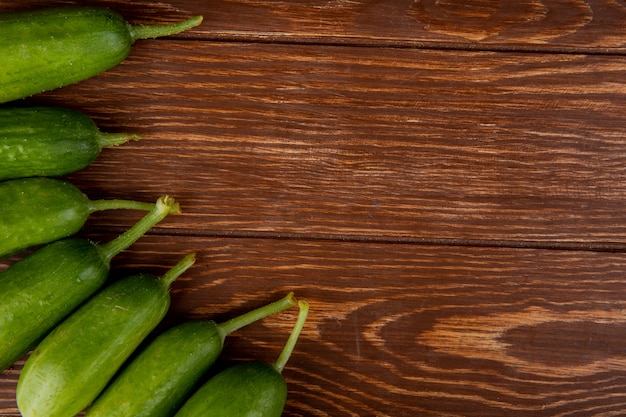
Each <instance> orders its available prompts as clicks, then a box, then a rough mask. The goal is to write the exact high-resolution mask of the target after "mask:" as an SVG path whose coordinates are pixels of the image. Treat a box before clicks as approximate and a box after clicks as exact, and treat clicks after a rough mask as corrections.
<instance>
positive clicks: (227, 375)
mask: <svg viewBox="0 0 626 417" xmlns="http://www.w3.org/2000/svg"><path fill="white" fill-rule="evenodd" d="M298 306H299V307H300V312H299V314H298V319H297V321H296V324H295V326H294V329H293V331H292V332H291V334H290V335H289V340H288V341H287V343H286V344H285V348H284V349H283V351H282V352H281V354H280V356H279V357H278V360H277V361H276V362H275V363H274V364H273V365H270V364H268V363H265V362H261V361H247V362H241V363H237V364H235V365H233V366H231V367H228V368H226V369H225V370H223V371H221V372H219V373H218V374H217V375H215V376H214V377H212V378H211V379H209V381H208V382H206V383H205V384H204V385H202V387H200V389H198V390H197V391H196V392H195V393H194V394H193V395H192V396H191V398H189V399H188V400H187V402H185V404H184V405H183V407H182V408H181V409H180V410H179V411H178V413H176V414H175V417H205V416H211V417H239V416H242V417H243V416H263V417H280V416H281V415H282V413H283V409H284V408H285V402H286V400H287V383H286V382H285V379H284V378H283V376H282V371H283V369H284V367H285V365H286V363H287V361H288V360H289V357H290V356H291V353H292V352H293V349H294V347H295V345H296V342H297V340H298V337H299V336H300V332H301V331H302V328H303V327H304V323H305V321H306V317H307V315H308V311H309V305H308V303H307V302H306V301H304V300H300V301H299V302H298Z"/></svg>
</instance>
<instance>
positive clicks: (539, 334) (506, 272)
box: [0, 234, 626, 417]
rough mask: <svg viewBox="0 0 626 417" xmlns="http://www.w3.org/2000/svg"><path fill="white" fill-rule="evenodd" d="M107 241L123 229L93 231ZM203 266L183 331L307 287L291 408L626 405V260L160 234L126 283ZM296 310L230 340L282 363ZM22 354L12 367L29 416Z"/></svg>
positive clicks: (564, 410)
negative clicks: (141, 274)
mask: <svg viewBox="0 0 626 417" xmlns="http://www.w3.org/2000/svg"><path fill="white" fill-rule="evenodd" d="M90 237H91V238H93V239H95V240H101V241H106V240H108V239H110V238H111V237H112V236H109V235H102V234H96V235H91V236H90ZM189 251H197V252H198V255H199V256H198V263H197V264H196V265H195V266H194V267H192V269H190V270H189V271H188V273H187V274H185V275H184V276H183V277H181V278H180V279H179V280H178V281H177V282H176V283H175V284H174V285H173V287H172V291H173V301H172V310H171V312H170V316H169V320H168V321H169V322H168V325H170V324H171V323H174V322H178V321H180V320H184V319H186V318H190V317H193V318H206V319H210V318H212V319H216V320H218V321H220V320H223V319H226V318H228V317H232V316H233V315H235V314H238V313H241V312H243V311H245V310H247V309H249V308H253V307H257V306H260V305H262V304H264V303H266V302H269V301H271V300H273V299H277V298H279V297H281V296H282V295H284V294H285V293H286V292H288V291H291V290H293V291H295V292H296V294H297V295H298V296H300V297H302V298H306V299H307V300H309V302H310V303H311V316H310V319H309V321H308V325H307V326H306V328H305V330H304V333H303V336H302V339H301V340H300V342H299V344H298V347H297V349H296V352H295V354H294V357H293V358H292V360H291V361H290V362H289V364H288V367H287V369H286V371H285V376H286V378H287V379H288V383H289V386H290V401H289V406H288V408H287V410H286V412H285V415H287V416H308V415H317V416H323V415H329V416H350V415H352V416H355V415H357V416H374V415H376V416H394V417H400V416H415V415H432V416H442V415H445V416H502V415H504V414H510V415H513V416H528V415H535V416H607V415H611V414H610V411H611V410H621V409H623V407H624V395H623V392H624V389H626V348H624V344H623V340H624V337H626V318H625V316H624V311H625V309H626V302H625V301H624V297H623V294H624V291H625V290H626V287H625V286H626V283H624V279H623V276H624V274H625V273H626V260H625V259H624V256H623V255H622V254H613V255H612V254H606V253H594V252H571V251H555V250H528V249H508V248H500V249H494V248H458V247H448V246H420V245H412V244H396V245H389V244H375V243H355V242H332V243H329V242H328V241H315V240H306V241H297V240H296V241H294V240H291V239H285V240H278V239H240V238H238V239H225V238H201V237H189V238H187V239H185V240H184V241H183V240H181V239H180V238H178V237H172V236H167V235H163V236H149V237H146V238H143V239H142V240H140V241H139V242H138V243H137V244H136V245H134V246H133V249H132V251H129V252H125V253H124V254H122V255H120V257H118V258H116V259H115V260H114V278H113V279H115V277H118V276H122V275H124V274H128V273H131V272H133V271H136V270H142V271H151V272H153V273H157V274H159V273H162V272H163V271H164V270H165V268H167V267H168V266H169V265H173V264H174V263H175V262H176V260H178V259H179V258H180V257H181V256H183V255H184V254H185V253H187V252H189ZM294 316H295V311H292V310H290V311H288V312H286V313H282V314H280V315H278V316H276V317H272V318H269V319H266V320H264V321H263V322H261V323H258V324H255V325H253V326H251V327H248V328H246V329H244V330H241V331H239V332H237V333H235V334H234V335H232V336H230V337H229V339H228V343H227V348H226V350H225V352H224V357H223V359H224V360H237V359H243V358H251V357H253V358H258V359H262V360H268V361H272V360H273V359H274V358H275V357H276V355H277V354H278V352H279V350H280V347H281V345H282V343H284V341H285V340H286V337H287V334H288V333H289V330H290V328H291V326H292V325H293V319H294ZM20 366H21V365H20V364H18V365H17V367H16V368H15V369H13V370H11V371H9V372H8V373H5V374H3V375H2V377H1V378H2V379H1V380H0V381H2V382H1V384H0V387H1V389H2V391H1V392H2V393H4V395H3V396H0V398H3V399H2V400H0V410H4V411H3V412H4V414H3V415H14V413H11V410H14V408H13V407H14V406H13V400H12V399H11V397H10V396H9V394H10V392H11V391H12V390H13V389H14V384H15V380H16V378H17V374H18V371H19V369H20Z"/></svg>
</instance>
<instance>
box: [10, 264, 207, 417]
mask: <svg viewBox="0 0 626 417" xmlns="http://www.w3.org/2000/svg"><path fill="white" fill-rule="evenodd" d="M194 262H195V254H190V255H187V256H186V257H185V258H183V259H182V260H181V261H180V262H179V263H178V264H176V266H174V267H173V268H172V269H170V270H169V271H168V272H167V273H166V274H165V275H163V276H162V277H161V278H157V277H155V276H153V275H150V274H137V275H132V276H129V277H127V278H124V279H121V280H119V281H115V282H114V283H112V284H110V285H109V286H108V287H106V288H104V289H103V290H101V291H100V292H99V293H98V294H96V295H95V296H93V298H91V299H90V300H89V301H87V302H86V303H85V304H84V305H83V306H81V307H80V308H79V309H78V310H76V312H74V313H73V314H72V315H71V316H69V317H68V318H67V319H65V320H64V321H63V322H62V323H61V324H59V325H58V326H57V327H56V328H55V329H54V330H53V331H52V332H50V334H49V335H48V336H46V337H45V338H44V339H43V340H42V342H41V343H40V344H39V345H38V346H37V347H36V348H35V350H34V351H33V353H32V355H31V356H30V357H29V358H28V359H27V360H26V364H25V365H24V368H23V369H22V372H21V373H20V377H19V379H18V383H17V405H18V408H19V410H20V413H21V414H22V416H24V417H70V416H75V415H77V414H79V413H80V412H81V411H82V410H83V409H84V408H85V407H87V406H88V405H89V403H91V401H93V400H94V399H95V398H96V396H97V395H98V394H99V393H100V391H102V389H103V388H104V387H105V386H106V384H107V383H108V382H109V380H110V379H111V378H112V377H113V375H114V374H115V372H117V370H118V369H119V368H120V367H121V366H122V364H123V363H124V361H125V360H126V359H127V358H128V357H129V356H130V355H131V354H132V353H133V351H134V350H135V349H136V348H137V347H138V346H139V344H140V343H141V342H142V341H143V340H144V339H145V338H146V337H147V336H148V334H149V333H150V332H151V331H152V330H153V329H154V328H155V327H156V326H157V325H158V324H159V323H160V322H161V320H162V319H163V318H164V317H165V314H166V313H167V311H168V309H169V306H170V293H169V287H170V284H171V283H172V282H173V281H174V280H175V279H176V278H177V277H178V276H180V275H181V274H182V273H183V272H184V271H186V270H187V269H188V268H189V267H190V266H192V265H193V263H194Z"/></svg>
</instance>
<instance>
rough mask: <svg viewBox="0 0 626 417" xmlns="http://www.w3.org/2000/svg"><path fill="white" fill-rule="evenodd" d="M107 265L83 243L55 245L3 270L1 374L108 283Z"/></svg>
mask: <svg viewBox="0 0 626 417" xmlns="http://www.w3.org/2000/svg"><path fill="white" fill-rule="evenodd" d="M108 272H109V266H108V263H106V262H103V261H102V258H101V256H100V253H99V250H98V248H97V246H96V245H95V244H93V243H91V242H89V241H87V240H85V239H77V238H68V239H64V240H61V241H57V242H55V243H52V244H50V245H48V246H46V247H44V248H42V249H40V250H38V251H37V252H35V253H33V254H32V255H30V256H28V257H26V258H24V259H22V260H20V261H18V262H16V263H14V264H13V265H11V266H10V267H9V268H7V269H6V270H4V271H2V272H0V371H1V370H4V369H6V368H7V367H9V366H10V365H11V364H13V362H15V361H16V360H17V359H19V358H20V357H21V356H23V355H24V354H26V352H27V351H28V350H29V349H30V348H32V347H33V346H34V345H35V344H36V343H37V342H38V341H39V340H40V339H41V338H42V337H44V336H45V335H46V334H47V333H48V332H49V331H50V330H51V329H52V328H53V327H54V326H55V325H56V324H58V323H59V322H60V321H61V320H62V319H63V318H65V317H66V316H67V315H68V314H70V313H71V312H72V311H73V310H74V309H75V308H77V307H78V306H79V305H80V304H82V303H83V302H84V301H85V300H86V299H87V298H89V297H90V296H91V295H92V294H93V293H95V292H96V291H97V290H98V289H99V288H100V287H101V286H102V285H103V284H104V282H105V281H106V279H107V275H108Z"/></svg>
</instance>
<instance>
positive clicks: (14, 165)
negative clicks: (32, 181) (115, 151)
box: [0, 29, 141, 181]
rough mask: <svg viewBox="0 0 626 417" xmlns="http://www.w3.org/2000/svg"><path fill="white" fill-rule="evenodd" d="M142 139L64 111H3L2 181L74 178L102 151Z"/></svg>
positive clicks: (0, 114)
mask: <svg viewBox="0 0 626 417" xmlns="http://www.w3.org/2000/svg"><path fill="white" fill-rule="evenodd" d="M0 30H1V29H0ZM1 60H2V58H0V61H1ZM139 139H141V137H139V136H138V135H131V134H126V133H104V132H101V131H100V130H99V129H98V127H97V126H96V124H95V122H94V121H93V120H92V119H91V118H89V117H88V116H87V115H85V114H83V113H81V112H79V111H76V110H71V109H68V108H64V107H6V106H4V107H0V181H2V180H8V179H12V178H24V177H43V176H46V177H57V176H61V175H66V174H70V173H72V172H76V171H79V170H81V169H83V168H85V167H86V166H88V165H89V164H91V163H92V162H93V161H94V159H96V157H97V156H98V154H99V153H100V151H101V150H102V148H104V147H111V146H116V145H120V144H122V143H125V142H127V141H129V140H139Z"/></svg>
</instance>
